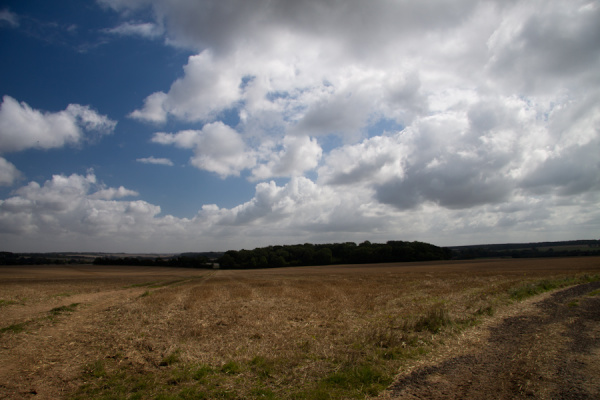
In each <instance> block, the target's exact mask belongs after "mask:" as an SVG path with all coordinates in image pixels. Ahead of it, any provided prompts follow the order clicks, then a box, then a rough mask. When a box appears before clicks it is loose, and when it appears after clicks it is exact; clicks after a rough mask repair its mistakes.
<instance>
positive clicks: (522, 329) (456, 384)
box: [381, 282, 600, 400]
mask: <svg viewBox="0 0 600 400" xmlns="http://www.w3.org/2000/svg"><path fill="white" fill-rule="evenodd" d="M599 288H600V282H593V283H588V284H583V285H578V286H575V287H571V288H568V289H563V290H558V291H555V292H554V293H551V294H549V295H545V296H543V297H544V298H543V300H540V299H539V298H538V299H534V300H532V301H529V302H528V303H529V304H520V307H518V308H517V309H513V310H511V311H510V313H512V315H508V316H507V315H506V314H507V312H505V313H504V315H501V316H498V317H497V318H494V319H493V320H490V321H488V322H487V323H486V326H485V327H481V328H480V329H479V330H478V332H469V333H468V334H467V337H463V338H461V339H462V340H459V341H457V342H455V343H453V345H451V346H448V347H447V348H446V349H444V352H445V354H437V355H436V357H432V358H431V359H429V360H428V361H426V362H424V363H423V364H422V365H420V366H418V367H416V368H414V369H412V370H411V371H407V372H405V373H403V374H401V375H399V376H398V378H397V379H396V381H395V383H394V384H393V385H392V386H391V387H390V388H389V390H388V391H387V392H386V393H385V394H384V395H383V396H381V397H382V398H386V399H483V398H485V399H573V400H575V399H582V400H583V399H590V400H591V399H600V374H599V371H600V296H599V295H589V294H590V293H592V294H594V291H597V290H598V289H599Z"/></svg>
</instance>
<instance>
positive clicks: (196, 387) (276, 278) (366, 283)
mask: <svg viewBox="0 0 600 400" xmlns="http://www.w3.org/2000/svg"><path fill="white" fill-rule="evenodd" d="M156 270H157V271H158V269H156ZM153 271H154V270H153ZM157 271H154V272H153V273H148V274H137V275H135V274H131V275H127V274H123V275H119V274H118V273H116V275H114V276H111V279H104V280H103V279H102V276H103V275H102V271H95V272H96V273H97V274H99V275H98V277H97V278H98V282H96V283H95V286H94V287H95V289H92V286H93V285H89V286H87V285H88V284H87V283H84V282H78V283H76V284H72V285H69V284H68V283H65V284H64V285H63V284H62V283H61V281H59V280H55V281H52V280H51V281H50V282H48V281H46V282H44V281H43V280H39V281H35V283H34V282H33V281H32V282H26V281H24V280H21V281H14V282H12V284H11V282H10V279H9V280H7V281H5V282H4V283H3V284H2V291H1V292H0V293H3V294H2V296H3V299H2V300H3V301H4V305H3V307H2V310H6V309H9V308H12V309H18V307H23V304H27V303H28V302H29V303H36V304H38V303H40V302H42V301H43V299H44V298H45V299H46V300H48V299H56V298H57V296H56V295H57V294H59V293H86V291H89V292H92V291H93V290H98V291H104V290H116V289H119V290H125V291H126V290H129V291H133V290H137V292H136V293H138V294H137V295H136V296H135V297H134V298H133V300H131V301H123V302H119V303H116V304H113V305H111V306H110V307H107V308H105V309H102V310H101V312H98V313H94V314H90V315H89V316H88V317H86V318H88V323H89V326H90V328H88V329H86V330H85V332H84V333H85V335H87V338H88V339H89V341H90V342H92V343H93V344H94V351H93V352H91V353H88V354H87V356H86V359H85V360H81V362H82V367H81V368H79V373H78V375H76V376H75V377H72V378H71V381H70V385H69V390H68V391H67V392H69V393H70V394H66V395H65V397H72V398H82V399H83V398H90V397H91V398H99V397H107V398H109V397H110V398H124V399H127V398H159V399H160V398H163V399H167V398H207V399H208V398H210V399H212V398H231V399H237V398H243V399H249V398H250V399H251V398H264V399H268V398H272V399H281V398H290V399H321V398H322V399H329V398H364V397H365V396H369V395H375V394H376V393H378V392H379V391H380V390H382V389H383V388H385V387H386V386H387V385H388V384H389V383H390V382H391V380H392V378H393V376H394V375H395V374H396V372H397V371H398V370H399V369H401V368H403V367H405V366H407V365H409V364H410V363H411V362H412V361H413V360H414V359H415V358H417V357H419V356H420V355H421V354H424V353H426V352H428V351H430V350H431V349H432V348H434V347H435V346H437V345H438V344H439V343H440V342H441V341H443V339H444V338H445V337H448V336H451V335H454V334H456V333H457V332H459V331H461V330H463V329H466V328H468V327H469V326H471V325H473V324H476V323H477V321H479V320H480V319H482V318H485V317H487V316H489V315H491V314H493V312H494V310H496V309H497V308H501V307H503V306H504V305H506V304H509V303H510V302H512V301H514V300H513V299H511V297H510V293H511V289H512V288H515V287H519V286H520V285H522V284H523V282H538V281H541V280H546V281H551V280H556V279H563V278H564V277H567V276H568V277H575V276H582V275H583V274H588V275H590V274H598V273H600V260H599V259H598V258H579V259H554V260H491V261H471V262H460V263H459V262H445V263H419V264H388V265H372V266H364V265H363V266H329V267H303V268H288V269H279V270H253V271H217V272H213V271H201V272H197V271H196V272H188V275H187V276H179V277H177V276H166V275H163V276H159V275H156V274H157V273H158V272H157ZM0 274H1V271H0ZM194 274H195V275H194ZM90 276H91V275H90ZM57 279H58V278H57ZM89 281H90V282H94V279H93V277H91V279H90V280H89ZM72 283H73V282H72ZM32 287H33V288H35V290H36V293H37V295H36V296H37V297H36V296H33V295H32V294H31V290H32ZM41 287H45V289H40V288H41ZM5 288H9V289H10V290H4V289H5ZM40 293H41V294H40ZM71 298H72V297H71V296H69V298H67V299H65V300H64V301H63V302H64V303H72V301H71ZM23 299H25V300H23ZM9 302H13V303H9ZM17 303H18V304H17ZM82 303H83V305H80V306H79V307H77V308H76V309H75V308H73V310H71V311H72V312H73V313H74V314H75V315H77V313H78V312H80V311H79V310H80V309H81V308H82V307H83V308H84V309H85V302H82ZM52 305H53V307H57V305H54V303H53V304H52ZM47 308H48V309H50V308H52V307H47ZM81 312H83V311H81ZM61 318H65V319H68V318H69V316H68V315H67V316H65V315H63V316H61ZM21 322H22V321H14V320H0V328H2V327H10V326H11V324H18V323H21ZM84 333H83V332H82V334H84ZM3 334H4V335H5V336H7V335H12V336H14V337H16V338H18V337H19V335H23V333H20V331H19V332H12V331H10V330H7V331H6V332H5V333H3ZM11 343H14V345H16V344H17V343H18V339H14V338H13V341H12V342H11V341H9V342H8V346H11ZM65 351H66V349H65ZM3 354H5V353H3ZM64 357H65V360H66V359H67V357H68V355H67V354H66V353H65V355H64ZM0 361H5V360H0ZM0 384H2V382H0Z"/></svg>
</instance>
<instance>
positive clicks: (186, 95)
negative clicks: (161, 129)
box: [131, 50, 242, 122]
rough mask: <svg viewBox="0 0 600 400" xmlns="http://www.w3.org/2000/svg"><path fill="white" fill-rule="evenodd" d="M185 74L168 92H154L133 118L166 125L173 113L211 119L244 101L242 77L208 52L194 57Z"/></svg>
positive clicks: (190, 119) (177, 115) (182, 116)
mask: <svg viewBox="0 0 600 400" xmlns="http://www.w3.org/2000/svg"><path fill="white" fill-rule="evenodd" d="M184 71H185V77H184V78H181V79H179V80H177V81H175V82H174V83H173V85H171V88H170V90H169V92H168V93H163V92H156V93H153V94H152V95H150V96H149V97H148V98H146V100H145V103H144V108H142V109H141V110H135V111H133V112H132V113H131V117H133V118H136V119H141V120H148V121H151V122H164V121H165V120H166V118H167V115H169V114H170V115H173V116H175V117H177V118H180V119H183V120H188V121H198V120H212V119H214V118H215V117H216V116H217V115H218V114H219V113H220V112H221V111H223V110H225V109H227V108H230V107H233V105H234V104H235V103H236V102H237V101H239V100H240V99H241V97H240V88H239V86H240V84H241V79H242V77H241V76H239V74H238V71H235V70H234V71H232V70H231V68H230V67H229V66H228V65H226V64H225V63H223V62H220V61H218V60H215V59H214V57H213V55H212V52H211V51H209V50H206V51H203V52H202V53H200V54H198V55H196V56H191V57H190V58H189V61H188V64H187V65H186V66H185V67H184Z"/></svg>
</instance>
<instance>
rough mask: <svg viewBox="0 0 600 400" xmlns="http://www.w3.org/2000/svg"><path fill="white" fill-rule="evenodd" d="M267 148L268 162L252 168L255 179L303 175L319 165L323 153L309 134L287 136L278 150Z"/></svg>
mask: <svg viewBox="0 0 600 400" xmlns="http://www.w3.org/2000/svg"><path fill="white" fill-rule="evenodd" d="M265 150H266V153H267V154H266V158H267V162H266V163H261V164H259V165H257V166H256V167H255V168H254V169H253V170H252V178H253V179H255V180H263V179H269V178H273V177H289V176H300V175H303V174H304V172H306V171H310V170H313V169H314V168H316V167H317V165H318V164H319V160H320V159H321V155H322V149H321V146H319V144H318V143H317V140H316V139H311V138H309V137H308V136H299V137H296V136H286V137H285V138H284V139H283V143H282V145H281V150H279V151H277V152H276V151H273V149H272V148H270V147H269V148H267V149H265Z"/></svg>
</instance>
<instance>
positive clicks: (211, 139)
mask: <svg viewBox="0 0 600 400" xmlns="http://www.w3.org/2000/svg"><path fill="white" fill-rule="evenodd" d="M152 141H153V142H154V143H159V144H164V145H175V146H177V147H181V148H184V149H192V150H194V156H193V157H192V158H191V159H190V163H191V164H192V165H193V166H195V167H197V168H199V169H203V170H207V171H211V172H215V173H217V174H218V175H219V176H221V177H223V178H225V177H227V176H229V175H234V176H239V175H240V172H241V171H242V170H244V169H247V168H251V167H253V166H254V164H255V163H256V156H255V155H254V154H253V152H252V151H250V150H248V149H247V148H246V145H245V143H244V141H243V140H242V138H241V137H240V135H239V134H238V133H237V132H236V131H235V130H233V129H232V128H230V127H229V126H227V125H225V124H224V123H222V122H214V123H210V124H207V125H205V126H204V127H203V128H202V129H201V130H186V131H181V132H177V133H164V132H158V133H155V134H154V136H153V138H152Z"/></svg>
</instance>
